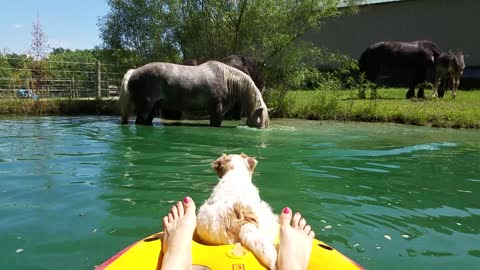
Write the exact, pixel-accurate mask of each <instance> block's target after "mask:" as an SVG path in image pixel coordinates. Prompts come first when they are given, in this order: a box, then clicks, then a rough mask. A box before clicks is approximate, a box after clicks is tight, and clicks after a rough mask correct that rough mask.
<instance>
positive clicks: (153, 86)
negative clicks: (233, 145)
mask: <svg viewBox="0 0 480 270" xmlns="http://www.w3.org/2000/svg"><path fill="white" fill-rule="evenodd" d="M237 103H240V104H242V109H243V112H244V113H245V114H246V115H247V122H246V124H247V126H250V127H257V128H267V127H268V125H269V117H268V110H267V106H266V105H265V102H264V101H263V98H262V94H261V93H260V90H258V88H257V87H256V86H255V84H254V82H253V81H252V79H251V78H250V77H249V76H247V75H245V74H244V73H243V72H241V71H239V70H237V69H235V68H232V67H229V66H227V65H225V64H223V63H220V62H217V61H208V62H206V63H204V64H201V65H198V66H185V65H177V64H172V63H161V62H156V63H150V64H146V65H144V66H142V67H140V68H137V69H135V70H129V71H128V72H127V73H126V74H125V76H124V78H123V81H122V85H121V89H120V99H119V105H120V113H121V118H122V123H127V121H128V115H129V114H130V113H131V111H132V110H133V107H134V108H135V110H136V113H137V119H136V121H135V123H136V124H142V125H151V124H152V120H153V118H154V117H155V116H156V112H157V110H162V109H166V110H173V111H181V112H200V111H201V112H203V111H205V110H207V111H208V113H209V115H210V125H211V126H216V127H219V126H220V125H221V123H222V120H223V116H224V114H225V113H226V112H228V111H229V110H231V109H232V107H233V106H234V105H235V104H237Z"/></svg>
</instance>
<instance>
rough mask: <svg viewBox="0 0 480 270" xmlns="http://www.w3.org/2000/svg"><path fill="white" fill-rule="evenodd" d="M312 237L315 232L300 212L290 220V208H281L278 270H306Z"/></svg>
mask: <svg viewBox="0 0 480 270" xmlns="http://www.w3.org/2000/svg"><path fill="white" fill-rule="evenodd" d="M290 223H291V225H290ZM314 237H315V233H314V232H313V231H312V228H311V227H310V225H307V222H306V221H305V219H304V218H302V216H301V215H300V213H296V214H295V215H294V216H293V220H292V210H291V209H290V208H288V207H285V208H283V211H282V213H281V214H280V244H279V248H278V259H277V268H278V270H287V269H288V270H306V269H307V267H308V263H309V261H310V253H311V251H312V241H313V238H314Z"/></svg>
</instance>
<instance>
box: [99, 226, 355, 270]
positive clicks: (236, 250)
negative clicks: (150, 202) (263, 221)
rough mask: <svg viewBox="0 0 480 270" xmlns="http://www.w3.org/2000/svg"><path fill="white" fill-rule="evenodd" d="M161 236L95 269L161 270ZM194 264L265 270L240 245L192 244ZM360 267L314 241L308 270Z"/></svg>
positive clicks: (225, 269) (214, 269)
mask: <svg viewBox="0 0 480 270" xmlns="http://www.w3.org/2000/svg"><path fill="white" fill-rule="evenodd" d="M161 239H162V233H158V234H154V235H151V236H149V237H147V238H145V239H142V240H140V241H138V242H136V243H134V244H132V245H130V246H129V247H127V248H125V249H124V250H122V251H120V252H119V253H117V254H116V255H114V256H113V257H111V258H110V259H109V260H107V261H106V262H104V263H103V264H101V265H100V266H98V267H97V268H96V270H116V269H122V270H125V269H139V270H143V269H151V270H154V269H160V267H161V256H162V255H161V254H162V252H161V251H162V240H161ZM192 260H193V265H198V266H203V268H201V269H210V270H265V269H266V268H265V266H263V265H262V264H260V263H259V262H258V261H257V259H256V258H255V256H254V255H253V254H252V253H251V252H249V251H248V250H246V249H243V248H242V247H241V246H239V245H238V246H235V245H221V246H206V245H202V244H200V243H197V242H196V241H192ZM358 269H363V268H362V267H361V266H359V265H358V264H356V263H355V262H353V261H352V260H350V259H349V258H347V257H346V256H344V255H343V254H341V253H340V252H338V251H337V250H335V249H334V248H332V247H330V246H328V245H327V244H325V243H323V242H322V241H319V240H317V239H315V240H314V241H313V247H312V253H311V256H310V263H309V265H308V270H358Z"/></svg>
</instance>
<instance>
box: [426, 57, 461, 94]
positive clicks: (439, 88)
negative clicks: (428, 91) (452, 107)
mask: <svg viewBox="0 0 480 270" xmlns="http://www.w3.org/2000/svg"><path fill="white" fill-rule="evenodd" d="M464 69H465V60H464V56H463V52H457V53H452V52H448V53H442V54H440V56H439V57H438V58H437V61H436V62H435V87H434V89H433V94H432V97H438V96H440V97H443V95H444V93H445V88H446V86H447V85H450V84H449V83H448V81H449V80H451V82H452V83H451V85H452V98H455V97H456V96H457V89H458V85H459V84H460V78H461V77H462V74H463V70H464Z"/></svg>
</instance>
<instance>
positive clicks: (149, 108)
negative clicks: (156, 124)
mask: <svg viewBox="0 0 480 270" xmlns="http://www.w3.org/2000/svg"><path fill="white" fill-rule="evenodd" d="M154 107H155V104H153V102H147V103H145V104H141V106H138V105H137V106H136V108H137V119H136V120H135V124H137V125H152V121H153V117H154V116H155V110H154Z"/></svg>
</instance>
